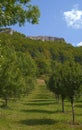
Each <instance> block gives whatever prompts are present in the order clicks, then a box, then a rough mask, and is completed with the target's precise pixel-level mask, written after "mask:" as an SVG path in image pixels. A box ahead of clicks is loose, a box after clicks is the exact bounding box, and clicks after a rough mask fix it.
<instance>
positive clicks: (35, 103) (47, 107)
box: [0, 80, 82, 130]
mask: <svg viewBox="0 0 82 130" xmlns="http://www.w3.org/2000/svg"><path fill="white" fill-rule="evenodd" d="M41 82H42V81H40V80H39V85H40V86H38V85H37V86H36V87H35V89H34V90H33V91H32V93H31V94H30V95H28V96H26V97H23V98H22V99H21V100H18V101H15V102H14V101H12V100H11V101H10V102H9V108H7V109H3V108H0V130H14V129H15V130H18V129H19V130H42V129H44V130H54V129H56V130H60V129H61V130H64V129H65V130H81V129H82V98H81V99H79V100H77V101H76V102H75V111H76V122H75V125H72V122H71V119H72V116H71V105H70V102H68V101H67V100H65V113H62V112H61V102H60V103H59V104H57V103H56V100H55V96H54V94H53V93H51V92H50V91H48V89H46V86H44V85H43V86H42V85H41ZM0 104H1V102H0Z"/></svg>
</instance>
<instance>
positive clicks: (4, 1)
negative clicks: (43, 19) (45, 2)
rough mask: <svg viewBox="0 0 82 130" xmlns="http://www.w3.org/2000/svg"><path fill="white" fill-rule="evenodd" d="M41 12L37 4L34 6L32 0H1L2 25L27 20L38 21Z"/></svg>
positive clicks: (0, 24) (20, 22)
mask: <svg viewBox="0 0 82 130" xmlns="http://www.w3.org/2000/svg"><path fill="white" fill-rule="evenodd" d="M39 17H40V12H39V9H38V7H37V6H32V5H31V4H30V0H13V1H12V0H0V27H3V26H10V25H15V24H16V23H19V25H20V26H22V25H24V23H25V22H26V20H27V22H30V23H32V24H36V23H38V18H39Z"/></svg>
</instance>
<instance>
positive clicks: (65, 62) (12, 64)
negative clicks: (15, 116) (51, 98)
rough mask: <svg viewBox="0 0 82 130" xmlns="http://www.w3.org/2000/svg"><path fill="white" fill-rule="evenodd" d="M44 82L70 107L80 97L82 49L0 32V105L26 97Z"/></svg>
mask: <svg viewBox="0 0 82 130" xmlns="http://www.w3.org/2000/svg"><path fill="white" fill-rule="evenodd" d="M37 79H42V80H44V81H45V83H46V87H47V89H49V90H50V91H51V92H52V93H54V94H55V96H56V99H57V101H58V100H59V98H61V100H62V112H64V100H65V99H69V101H70V102H71V104H72V114H73V123H74V116H75V114H74V101H75V99H77V97H81V96H82V46H80V47H74V46H72V45H71V44H69V43H66V41H65V40H62V39H59V40H58V39H57V40H54V41H42V40H32V39H30V38H28V37H26V36H25V35H24V34H20V33H18V32H15V31H14V32H13V34H12V35H10V34H7V33H0V98H1V101H2V106H8V102H9V100H10V99H12V100H13V99H19V98H22V97H24V96H28V95H29V93H31V91H32V90H33V89H34V88H35V86H36V85H37Z"/></svg>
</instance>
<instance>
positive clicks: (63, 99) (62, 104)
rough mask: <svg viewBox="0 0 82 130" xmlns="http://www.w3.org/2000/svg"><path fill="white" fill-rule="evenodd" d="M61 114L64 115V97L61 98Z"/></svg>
mask: <svg viewBox="0 0 82 130" xmlns="http://www.w3.org/2000/svg"><path fill="white" fill-rule="evenodd" d="M62 112H63V113H64V96H62Z"/></svg>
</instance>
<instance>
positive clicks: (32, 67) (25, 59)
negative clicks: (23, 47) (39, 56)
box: [17, 51, 37, 94]
mask: <svg viewBox="0 0 82 130" xmlns="http://www.w3.org/2000/svg"><path fill="white" fill-rule="evenodd" d="M17 57H18V60H17V61H18V62H17V64H18V67H19V69H20V71H21V73H22V76H23V77H24V80H25V90H24V94H28V93H29V92H30V91H31V90H32V89H33V88H34V86H35V81H36V80H35V77H36V72H37V68H36V64H35V62H34V60H33V59H32V58H31V56H30V55H29V53H24V52H21V51H20V52H17Z"/></svg>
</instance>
